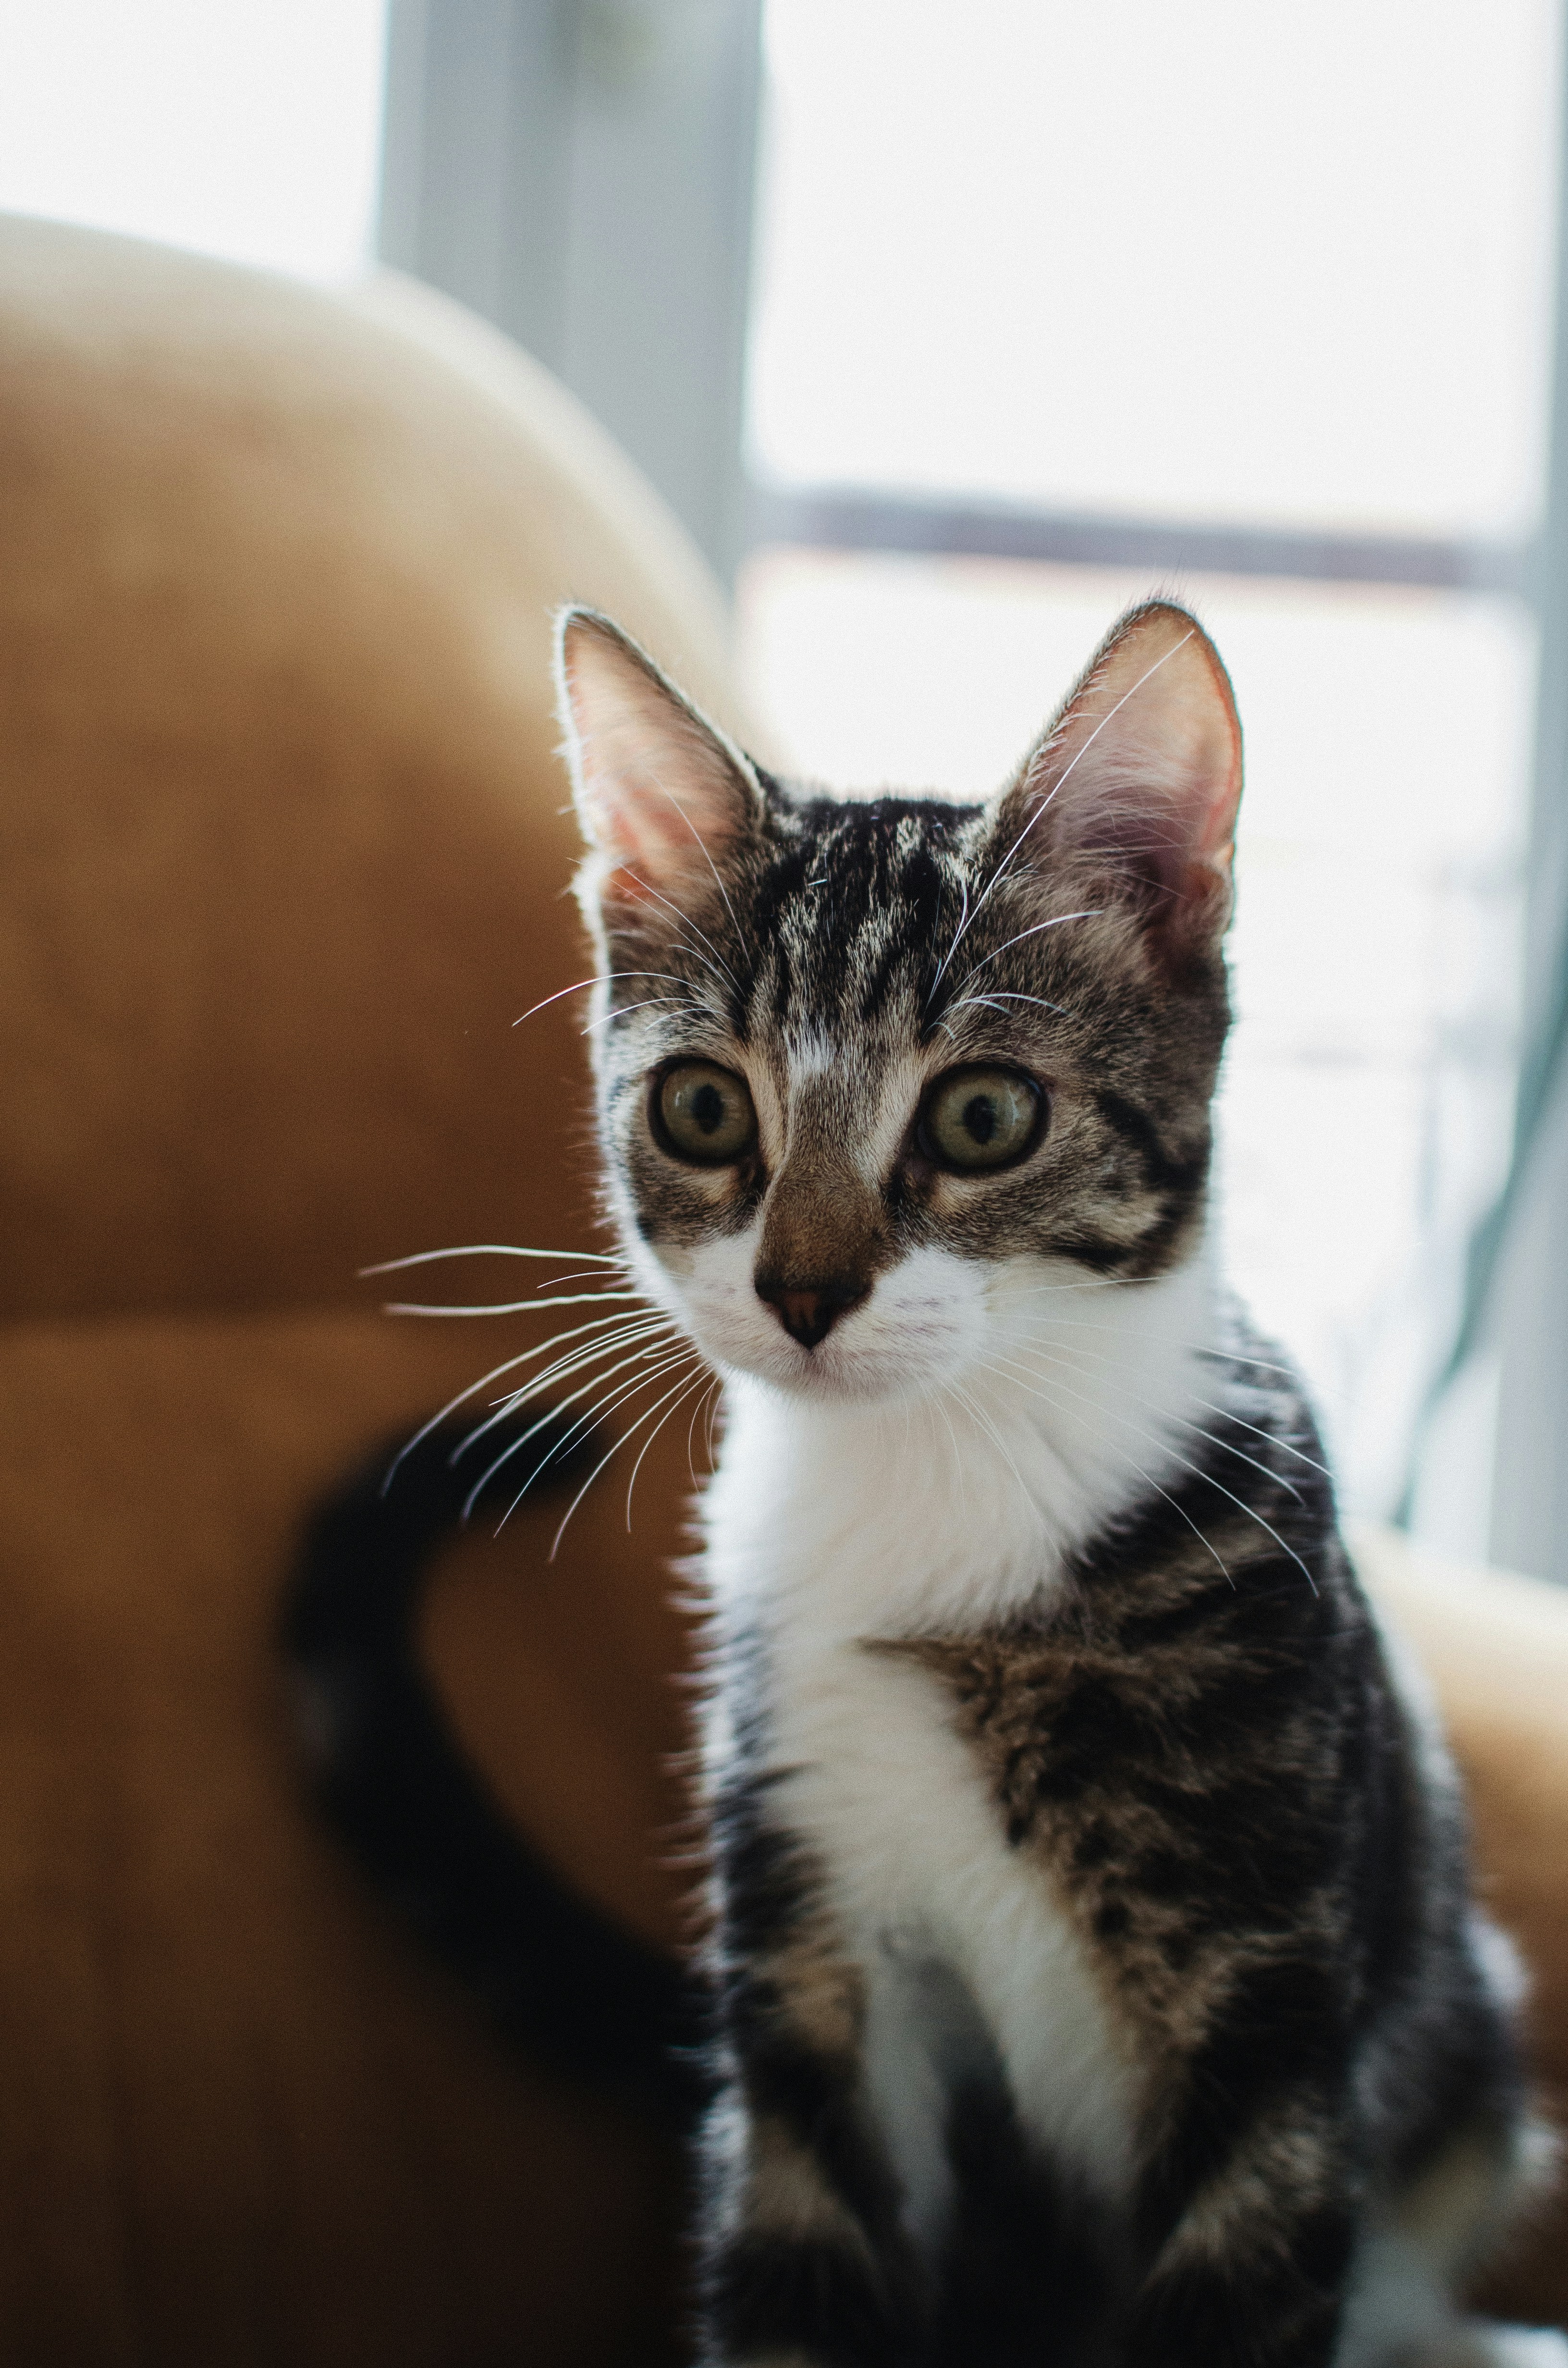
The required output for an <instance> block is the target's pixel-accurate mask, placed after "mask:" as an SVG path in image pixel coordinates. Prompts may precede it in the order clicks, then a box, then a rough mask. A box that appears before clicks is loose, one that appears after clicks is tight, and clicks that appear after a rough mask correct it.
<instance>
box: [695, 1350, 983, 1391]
mask: <svg viewBox="0 0 1568 2368" xmlns="http://www.w3.org/2000/svg"><path fill="white" fill-rule="evenodd" d="M714 1361H715V1362H716V1363H717V1364H718V1365H719V1366H720V1369H721V1371H722V1372H724V1373H725V1374H726V1376H727V1377H730V1378H734V1379H744V1381H747V1382H750V1383H761V1384H762V1385H763V1386H764V1387H765V1388H767V1389H768V1390H771V1391H774V1392H775V1393H777V1395H779V1396H781V1397H787V1398H790V1399H793V1400H795V1401H796V1402H797V1403H799V1404H801V1405H806V1406H910V1405H913V1404H915V1401H916V1400H918V1399H920V1398H923V1397H926V1396H928V1395H931V1394H932V1393H933V1392H934V1391H937V1390H939V1389H940V1387H941V1384H942V1378H943V1377H942V1376H941V1375H939V1374H937V1373H925V1372H912V1370H911V1368H910V1364H909V1362H908V1360H903V1361H901V1362H898V1363H894V1362H893V1361H892V1360H890V1359H888V1358H887V1357H886V1356H885V1355H867V1354H866V1353H865V1352H864V1351H863V1350H862V1351H861V1352H860V1353H858V1354H857V1353H856V1351H855V1350H854V1349H850V1348H848V1347H847V1346H846V1347H844V1348H841V1349H835V1344H834V1343H833V1342H832V1341H831V1340H824V1342H822V1344H821V1345H820V1347H818V1348H815V1349H801V1348H797V1347H796V1346H795V1344H794V1343H793V1342H792V1341H790V1342H786V1343H784V1344H783V1345H782V1347H781V1348H780V1349H778V1350H772V1351H770V1352H769V1353H768V1354H767V1356H765V1357H747V1358H744V1359H741V1358H735V1357H725V1356H722V1355H718V1356H716V1357H715V1358H714Z"/></svg>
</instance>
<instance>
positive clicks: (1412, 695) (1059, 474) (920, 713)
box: [0, 0, 1568, 1578]
mask: <svg viewBox="0 0 1568 2368" xmlns="http://www.w3.org/2000/svg"><path fill="white" fill-rule="evenodd" d="M0 55H3V56H4V58H5V61H6V67H5V73H4V75H3V76H0V207H5V208H8V209H11V210H14V211H21V212H27V213H37V214H43V215H49V216H53V217H56V218H59V219H62V220H66V221H71V222H84V223H91V224H96V225H100V226H103V227H107V228H109V229H114V230H119V231H124V232H129V233H135V234H137V235H140V236H143V237H149V238H154V239H159V240H164V241H168V242H172V243H174V244H176V245H184V246H188V247H192V248H198V249H200V250H203V251H205V252H208V253H211V254H216V255H221V256H229V257H232V258H235V259H238V260H241V261H244V262H247V263H251V264H255V265H258V266H261V267H264V268H268V269H274V270H278V271H283V272H287V273H290V274H294V275H299V276H302V277H305V278H308V279H316V280H321V281H326V282H333V281H341V280H344V279H349V278H352V277H354V276H356V275H358V273H360V272H361V271H363V270H365V269H366V268H369V267H370V266H372V265H373V264H375V263H376V262H378V261H380V262H382V263H390V264H392V265H394V266H396V267H398V268H402V269H403V270H405V271H409V272H412V273H414V274H415V275H417V276H418V277H420V278H422V279H426V280H428V281H430V282H432V283H433V284H434V285H436V286H437V287H439V288H442V289H444V290H447V291H449V293H450V294H452V295H454V296H456V297H458V298H460V300H461V301H463V302H466V303H467V304H469V305H471V306H472V307H474V308H475V309H476V310H477V311H478V312H480V313H483V314H484V315H485V316H487V317H488V318H489V319H490V320H492V321H494V323H496V324H498V325H499V326H500V327H501V328H503V329H504V330H506V332H508V333H509V334H510V335H511V336H515V337H516V338H517V339H518V340H519V342H520V343H522V344H523V345H524V346H526V347H528V349H529V350H530V351H532V352H533V353H535V354H536V355H538V356H539V357H540V359H542V360H543V361H544V362H546V363H547V364H548V365H549V366H550V367H551V369H552V370H555V371H556V372H558V373H559V375H560V376H561V377H562V379H564V380H565V381H566V382H567V383H568V384H569V385H570V386H571V387H572V388H573V389H574V391H575V392H576V393H578V394H579V395H580V396H581V397H582V398H583V399H584V400H585V402H586V403H587V404H589V406H590V407H591V408H592V409H593V410H594V411H595V412H596V413H597V415H598V416H599V417H600V418H601V419H602V420H603V421H604V422H605V424H606V425H607V426H608V427H609V428H610V430H611V431H612V432H613V433H614V435H615V436H617V437H618V438H619V439H620V441H621V442H622V443H623V444H624V445H625V446H626V448H627V449H628V450H630V451H631V454H632V456H633V457H634V458H635V459H636V460H637V461H639V462H640V463H641V465H642V467H643V469H644V470H645V471H646V472H648V474H649V475H650V476H651V477H652V479H653V482H654V483H655V484H656V485H657V486H658V487H659V488H660V490H661V491H662V492H663V493H664V495H665V497H666V499H667V500H668V501H669V502H670V504H671V505H672V506H673V507H674V508H675V509H676V512H677V513H678V514H679V516H680V517H681V518H683V519H684V520H685V522H686V524H687V528H688V529H689V530H690V532H691V534H692V535H693V537H694V538H695V540H696V541H697V542H698V544H699V546H700V548H701V549H702V550H703V551H704V552H706V554H707V556H708V558H709V560H710V562H711V564H712V565H713V567H714V568H715V569H716V571H717V572H718V574H719V575H720V576H721V578H722V581H723V582H724V583H725V585H726V586H728V587H729V588H731V589H732V590H733V601H734V629H735V635H736V647H737V652H738V656H739V661H740V665H741V667H742V670H743V676H744V681H745V683H746V685H747V688H748V691H749V695H750V697H751V700H752V701H753V704H754V707H755V709H756V712H757V714H758V715H759V717H760V719H761V720H762V722H763V723H764V725H765V727H766V729H767V731H768V732H769V734H771V736H772V741H773V743H774V745H775V746H776V747H777V748H778V750H780V751H781V752H783V754H784V755H785V756H786V757H788V758H789V759H790V760H792V761H793V763H794V764H795V765H797V766H798V767H799V768H802V769H804V770H806V771H808V772H810V773H813V774H819V775H821V776H824V777H825V778H827V779H829V780H833V781H835V783H838V784H840V785H844V786H863V787H869V786H873V785H876V784H879V783H882V782H886V781H894V782H897V783H899V784H901V785H903V786H909V787H940V788H943V789H947V790H951V791H958V792H963V793H973V794H979V793H981V792H983V791H987V790H989V789H991V788H993V787H994V786H995V785H996V784H997V782H998V781H999V780H1001V779H1002V777H1003V776H1004V774H1005V773H1006V771H1007V770H1008V768H1010V767H1011V765H1012V764H1013V763H1014V761H1015V760H1016V759H1017V757H1018V756H1019V754H1020V753H1021V752H1022V750H1023V748H1024V746H1026V745H1027V743H1028V740H1029V739H1030V738H1031V736H1032V735H1033V734H1034V733H1035V731H1036V730H1037V729H1038V728H1039V726H1040V723H1041V722H1042V721H1043V719H1044V717H1045V715H1046V713H1047V712H1049V710H1050V709H1051V706H1052V705H1053V704H1054V702H1055V700H1057V698H1058V697H1059V695H1060V693H1061V692H1062V689H1064V688H1065V687H1066V685H1067V683H1068V681H1069V680H1070V679H1071V677H1073V675H1074V673H1075V671H1076V670H1077V668H1078V667H1079V666H1081V665H1082V663H1083V662H1084V660H1085V657H1086V656H1087V655H1088V654H1089V653H1090V651H1091V650H1092V649H1093V647H1094V645H1095V643H1096V641H1097V640H1098V638H1099V636H1100V635H1101V633H1102V632H1103V631H1104V630H1105V628H1106V626H1107V625H1108V623H1109V622H1110V621H1111V620H1112V618H1113V617H1114V616H1115V614H1116V613H1117V611H1118V610H1119V608H1121V607H1122V606H1123V605H1125V603H1126V602H1127V601H1129V600H1130V599H1131V598H1137V597H1139V596H1140V595H1142V594H1143V593H1145V592H1147V591H1148V590H1149V589H1150V588H1151V587H1152V586H1160V587H1163V588H1166V589H1171V590H1174V591H1176V593H1177V594H1178V595H1179V596H1180V597H1182V598H1186V599H1187V600H1188V601H1190V602H1191V603H1192V604H1193V605H1194V606H1195V607H1196V608H1197V609H1198V610H1199V614H1200V616H1201V617H1202V618H1203V620H1204V621H1205V623H1206V624H1207V625H1208V626H1209V628H1210V631H1211V632H1213V634H1214V636H1215V638H1216V639H1217V641H1218V643H1219V644H1220V647H1221V652H1222V653H1223V655H1224V656H1225V657H1226V659H1227V661H1228V663H1229V665H1230V666H1231V669H1232V672H1233V677H1234V679H1235V684H1236V689H1237V693H1238V698H1239V701H1240V705H1241V710H1242V714H1243V719H1244V725H1245V729H1246V734H1247V750H1248V786H1247V793H1246V799H1245V803H1244V822H1243V829H1242V843H1241V902H1240V909H1239V917H1238V922H1237V927H1236V930H1235V935H1234V939H1233V952H1234V960H1235V971H1236V984H1237V995H1238V1003H1239V1009H1240V1014H1241V1018H1240V1025H1239V1027H1238V1030H1237V1032H1236V1035H1235V1039H1234V1042H1233V1050H1232V1052H1231V1054H1230V1057H1229V1061H1228V1064H1227V1070H1226V1076H1225V1083H1224V1090H1223V1104H1222V1136H1223V1148H1222V1167H1223V1194H1222V1206H1223V1211H1224V1224H1225V1230H1226V1235H1227V1240H1228V1254H1229V1261H1230V1266H1231V1270H1232V1272H1233V1276H1234V1278H1235V1280H1236V1281H1237V1282H1238V1283H1239V1285H1240V1287H1241V1288H1242V1290H1243V1291H1244V1293H1245V1295H1246V1296H1247V1297H1248V1298H1249V1299H1250V1300H1251V1302H1252V1303H1253V1304H1254V1306H1255V1308H1256V1312H1257V1314H1258V1315H1259V1316H1260V1317H1261V1318H1262V1320H1263V1321H1264V1323H1265V1324H1266V1325H1267V1326H1268V1327H1269V1328H1271V1329H1272V1330H1273V1331H1275V1332H1276V1333H1277V1334H1278V1336H1279V1337H1280V1338H1283V1339H1284V1340H1285V1341H1286V1342H1288V1344H1289V1345H1290V1348H1291V1349H1292V1350H1293V1351H1294V1352H1295V1353H1296V1354H1297V1355H1298V1356H1299V1357H1300V1358H1301V1360H1302V1361H1303V1363H1304V1364H1305V1366H1306V1369H1307V1371H1308V1373H1309V1376H1310V1378H1311V1381H1312V1386H1313V1388H1314V1390H1315V1393H1316V1395H1317V1398H1318V1401H1319V1404H1320V1406H1321V1409H1322V1412H1323V1415H1324V1420H1325V1423H1326V1425H1327V1428H1328V1430H1329V1432H1330V1435H1331V1439H1332V1441H1333V1446H1334V1450H1335V1457H1336V1460H1337V1463H1338V1465H1339V1468H1340V1471H1341V1474H1342V1475H1343V1481H1344V1486H1345V1492H1346V1497H1347V1498H1348V1500H1349V1503H1350V1505H1351V1507H1352V1508H1353V1509H1355V1510H1358V1511H1362V1512H1367V1513H1371V1514H1381V1515H1391V1514H1392V1515H1396V1516H1398V1517H1400V1518H1402V1519H1403V1520H1407V1521H1408V1522H1409V1524H1410V1525H1411V1526H1412V1528H1413V1529H1414V1530H1415V1531H1416V1532H1417V1533H1418V1534H1419V1535H1421V1536H1422V1537H1424V1538H1425V1539H1426V1540H1428V1541H1429V1542H1430V1543H1433V1544H1435V1545H1437V1546H1438V1547H1440V1548H1442V1549H1443V1550H1445V1551H1447V1552H1449V1553H1451V1554H1456V1555H1469V1556H1481V1555H1486V1554H1490V1555H1491V1556H1492V1557H1494V1559H1496V1560H1499V1561H1502V1562H1505V1563H1509V1564H1512V1565H1515V1566H1516V1567H1519V1568H1523V1569H1526V1570H1529V1571H1534V1572H1538V1573H1540V1574H1543V1575H1547V1576H1552V1577H1562V1578H1568V1518H1565V1516H1568V1480H1565V1478H1564V1474H1563V1469H1562V1467H1563V1462H1564V1457H1563V1442H1564V1441H1565V1440H1568V1097H1565V1095H1564V1092H1563V1089H1562V1077H1561V1074H1560V1072H1561V1070H1562V1065H1563V1064H1562V1059H1561V1057H1560V1056H1561V1051H1562V1042H1563V1038H1564V1034H1565V1028H1564V1012H1565V1008H1568V1007H1565V999H1564V982H1565V978H1568V969H1565V964H1564V958H1563V956H1564V944H1565V922H1568V372H1565V369H1564V359H1563V358H1564V354H1565V352H1568V347H1565V344H1564V338H1563V320H1564V302H1563V293H1562V288H1563V278H1562V260H1561V258H1562V253H1563V247H1564V242H1563V241H1562V237H1561V235H1560V217H1561V212H1562V195H1561V192H1562V153H1561V152H1562V82H1563V62H1562V7H1561V5H1560V0H1491V5H1490V6H1487V7H1486V8H1485V9H1481V8H1478V7H1476V6H1473V5H1471V6H1458V5H1452V0H1354V5H1352V0H1320V5H1319V6H1316V7H1314V8H1312V9H1311V10H1307V9H1293V10H1284V11H1281V10H1273V9H1270V10H1260V9H1257V8H1256V7H1255V6H1248V5H1246V0H1201V5H1200V6H1197V7H1195V8H1187V9H1181V10H1174V9H1171V8H1169V7H1168V6H1160V5H1157V0H1122V5H1120V6H1118V7H1116V8H1115V9H1106V8H1098V9H1085V8H1082V7H1074V8H1070V7H1067V6H1058V5H1051V0H966V5H965V6H962V7H961V8H960V7H957V6H943V5H937V0H390V5H388V0H138V6H136V7H135V8H134V9H129V8H126V7H124V6H122V5H119V0H51V6H49V7H48V8H42V7H40V6H38V5H37V0H0Z"/></svg>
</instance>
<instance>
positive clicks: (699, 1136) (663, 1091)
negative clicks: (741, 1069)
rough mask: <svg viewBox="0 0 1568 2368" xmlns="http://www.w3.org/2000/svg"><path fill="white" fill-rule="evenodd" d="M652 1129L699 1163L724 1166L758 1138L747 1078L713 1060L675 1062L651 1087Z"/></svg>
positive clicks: (682, 1156)
mask: <svg viewBox="0 0 1568 2368" xmlns="http://www.w3.org/2000/svg"><path fill="white" fill-rule="evenodd" d="M653 1132H654V1133H655V1134H656V1135H657V1136H658V1138H659V1140H660V1142H661V1143H662V1144H664V1147H665V1150H666V1151H668V1152H671V1153H673V1154H674V1156H675V1157H676V1159H685V1160H688V1161H690V1163H691V1164H692V1166H693V1167H729V1166H730V1165H731V1164H732V1163H733V1161H734V1160H737V1159H744V1157H745V1155H746V1153H747V1152H748V1151H749V1150H750V1149H751V1147H752V1145H753V1144H754V1143H755V1142H756V1110H754V1109H753V1107H752V1099H751V1095H750V1094H749V1092H748V1091H747V1090H746V1085H745V1080H744V1078H743V1077H737V1076H736V1075H735V1073H734V1071H733V1069H721V1068H720V1066H719V1065H718V1063H717V1062H715V1061H679V1062H677V1063H676V1066H675V1067H674V1068H673V1069H666V1070H665V1073H664V1075H663V1076H662V1077H660V1078H658V1079H657V1081H656V1082H655V1084H654V1087H653Z"/></svg>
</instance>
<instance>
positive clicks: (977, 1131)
mask: <svg viewBox="0 0 1568 2368" xmlns="http://www.w3.org/2000/svg"><path fill="white" fill-rule="evenodd" d="M963 1122H964V1125H965V1127H966V1128H967V1129H968V1131H969V1133H970V1134H971V1135H972V1137H973V1138H974V1140H975V1142H976V1143H982V1144H983V1143H989V1142H990V1140H991V1138H992V1136H993V1135H994V1133H995V1132H996V1127H997V1122H998V1121H997V1110H996V1105H995V1103H994V1101H993V1100H992V1099H991V1096H990V1095H989V1094H972V1095H971V1097H970V1099H969V1100H968V1101H967V1102H965V1104H964V1106H963Z"/></svg>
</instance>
